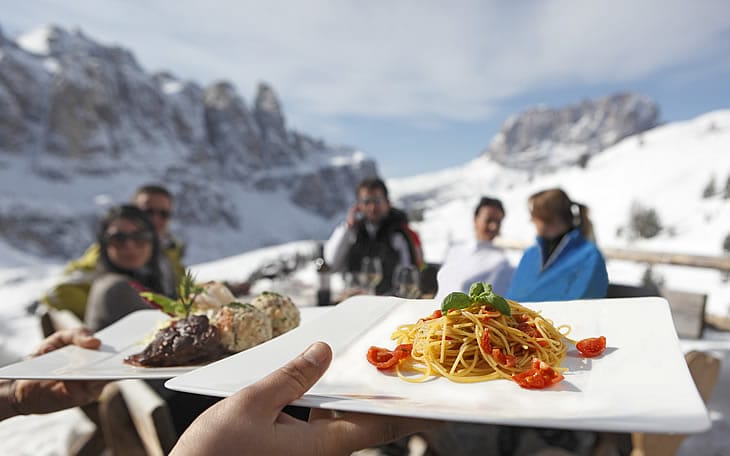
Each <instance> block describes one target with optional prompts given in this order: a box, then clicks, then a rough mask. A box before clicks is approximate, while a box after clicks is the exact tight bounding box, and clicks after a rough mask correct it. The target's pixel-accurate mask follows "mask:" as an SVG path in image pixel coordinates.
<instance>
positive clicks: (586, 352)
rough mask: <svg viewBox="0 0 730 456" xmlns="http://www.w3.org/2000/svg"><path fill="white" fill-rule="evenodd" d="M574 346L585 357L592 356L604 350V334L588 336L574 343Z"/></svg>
mask: <svg viewBox="0 0 730 456" xmlns="http://www.w3.org/2000/svg"><path fill="white" fill-rule="evenodd" d="M575 348H577V349H578V351H579V352H580V354H581V355H583V356H585V357H586V358H593V357H596V356H598V355H600V354H601V353H603V352H604V351H606V338H605V337H604V336H601V337H589V338H588V339H583V340H581V341H579V342H578V343H577V344H575Z"/></svg>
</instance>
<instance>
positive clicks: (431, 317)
mask: <svg viewBox="0 0 730 456" xmlns="http://www.w3.org/2000/svg"><path fill="white" fill-rule="evenodd" d="M441 317H443V314H442V313H441V309H436V310H434V311H433V313H432V314H431V315H429V316H428V317H425V318H421V320H423V321H428V320H435V319H437V318H441Z"/></svg>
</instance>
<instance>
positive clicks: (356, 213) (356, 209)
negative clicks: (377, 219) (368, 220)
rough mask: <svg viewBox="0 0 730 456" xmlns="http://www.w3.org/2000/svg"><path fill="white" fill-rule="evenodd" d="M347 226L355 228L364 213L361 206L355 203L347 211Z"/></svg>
mask: <svg viewBox="0 0 730 456" xmlns="http://www.w3.org/2000/svg"><path fill="white" fill-rule="evenodd" d="M346 220H347V227H348V228H354V227H355V226H357V225H358V224H359V223H360V220H362V214H361V213H360V206H359V205H358V204H357V203H355V204H353V205H352V206H350V210H349V211H347V219H346Z"/></svg>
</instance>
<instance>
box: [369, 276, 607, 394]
mask: <svg viewBox="0 0 730 456" xmlns="http://www.w3.org/2000/svg"><path fill="white" fill-rule="evenodd" d="M475 285H479V286H478V287H476V288H475V287H474V286H472V290H470V294H469V295H466V294H465V293H458V295H461V296H456V297H455V298H452V299H449V298H450V297H452V295H457V294H456V293H452V294H451V295H449V296H448V297H447V298H446V299H445V300H444V303H443V304H442V308H441V309H439V310H436V311H435V312H434V313H433V314H432V315H430V316H429V317H426V318H422V319H420V320H418V322H416V323H413V324H404V325H401V326H399V327H398V328H397V330H396V331H395V332H394V333H393V334H392V336H391V339H393V340H395V341H396V343H397V344H398V345H397V347H396V349H395V350H393V351H391V350H388V349H384V348H380V347H371V348H370V350H369V351H368V356H367V358H368V361H370V363H371V364H373V365H375V366H376V367H378V368H379V369H395V371H396V372H397V374H398V376H399V377H400V378H401V379H403V380H405V381H408V382H423V381H425V380H428V379H430V378H433V377H434V376H442V377H446V378H447V379H449V380H451V381H454V382H459V383H471V382H481V381H486V380H495V379H500V378H503V379H511V380H515V381H516V382H517V383H519V384H520V385H521V386H523V387H526V388H544V387H547V386H550V385H552V384H555V383H557V382H559V381H560V380H562V379H563V376H562V374H561V372H562V371H564V370H565V369H561V368H560V364H561V362H562V361H563V359H565V357H566V355H567V350H568V345H567V343H574V341H572V340H570V339H568V338H567V335H568V334H569V333H570V327H569V326H567V325H560V326H557V327H556V326H554V325H553V322H552V321H550V320H548V319H546V318H544V317H542V316H541V315H540V314H539V313H538V312H535V311H533V310H531V309H528V308H527V307H524V306H522V305H520V304H518V303H517V302H514V301H511V300H505V299H504V298H502V297H500V296H497V295H495V294H494V293H493V292H492V290H491V285H488V284H475ZM603 346H604V347H605V338H603ZM601 352H602V350H601ZM597 354H599V353H596V354H594V355H591V356H596V355H597ZM584 356H587V355H584ZM419 374H420V375H419Z"/></svg>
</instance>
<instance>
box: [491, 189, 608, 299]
mask: <svg viewBox="0 0 730 456" xmlns="http://www.w3.org/2000/svg"><path fill="white" fill-rule="evenodd" d="M528 204H529V208H530V215H531V216H532V223H533V224H534V225H535V229H536V231H537V243H536V244H535V245H534V246H532V247H530V248H528V249H527V250H525V253H524V254H523V255H522V259H521V260H520V263H519V265H518V266H517V269H516V270H515V273H514V275H513V276H512V283H511V284H510V287H509V289H508V290H507V293H506V296H505V297H508V298H510V299H514V300H515V301H517V302H530V301H532V302H534V301H567V300H570V299H589V298H604V297H606V292H607V291H608V273H607V271H606V262H605V261H604V260H603V255H601V252H600V251H599V250H598V247H596V244H595V243H594V242H593V225H592V224H591V221H590V218H589V217H588V208H587V207H586V206H584V205H582V204H578V203H575V202H573V201H571V199H570V198H569V197H568V195H567V194H566V193H565V192H564V191H563V190H561V189H558V188H555V189H549V190H544V191H541V192H538V193H535V194H534V195H532V196H530V198H529V200H528Z"/></svg>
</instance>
